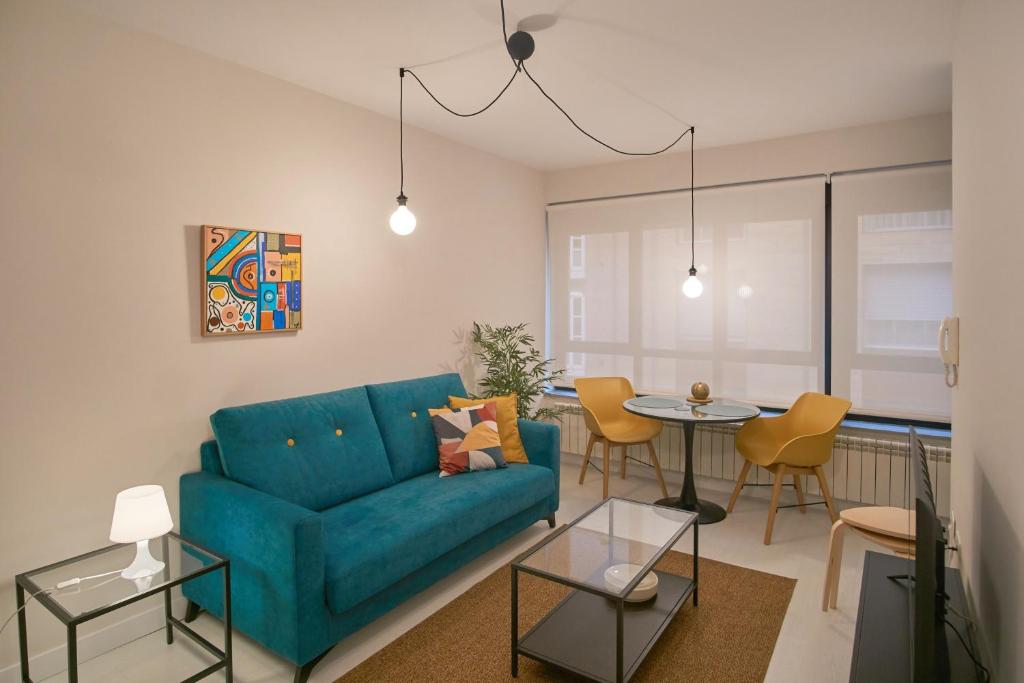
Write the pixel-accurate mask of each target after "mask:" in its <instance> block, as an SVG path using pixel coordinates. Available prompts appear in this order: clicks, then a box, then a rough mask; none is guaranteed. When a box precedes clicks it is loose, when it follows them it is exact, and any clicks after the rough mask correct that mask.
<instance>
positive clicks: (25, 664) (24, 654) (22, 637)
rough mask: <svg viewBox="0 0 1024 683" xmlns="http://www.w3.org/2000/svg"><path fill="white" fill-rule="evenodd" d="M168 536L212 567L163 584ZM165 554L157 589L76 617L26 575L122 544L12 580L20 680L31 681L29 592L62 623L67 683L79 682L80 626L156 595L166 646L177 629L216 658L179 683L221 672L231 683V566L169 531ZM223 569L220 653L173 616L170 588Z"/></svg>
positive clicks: (102, 550) (167, 562)
mask: <svg viewBox="0 0 1024 683" xmlns="http://www.w3.org/2000/svg"><path fill="white" fill-rule="evenodd" d="M167 536H173V537H175V538H177V539H178V540H179V541H181V542H182V543H183V544H185V545H190V546H192V547H194V548H197V549H198V550H201V551H202V552H204V553H206V554H207V555H209V556H210V557H213V558H215V559H216V562H214V563H213V564H210V565H207V566H205V567H203V568H202V569H199V570H196V571H195V572H191V573H190V574H188V575H187V576H181V577H179V578H177V579H174V580H173V581H166V579H167V578H169V577H170V556H169V554H168V543H167ZM161 542H162V543H163V551H164V553H163V554H164V562H165V567H164V570H163V574H164V578H165V583H161V584H160V585H159V586H157V587H155V588H152V589H149V590H145V591H142V592H141V593H138V594H136V595H132V596H129V597H127V598H124V599H123V600H118V601H116V602H113V603H111V604H109V605H106V606H104V607H101V608H99V609H96V610H92V611H89V612H86V613H85V614H82V615H79V616H75V615H73V614H71V613H70V612H68V611H67V610H66V609H64V607H63V606H62V605H61V604H60V603H59V602H57V601H56V600H53V599H52V598H51V597H50V595H49V592H48V591H47V589H46V587H43V586H37V585H36V583H35V582H34V581H33V580H32V579H31V578H29V576H28V575H29V574H37V573H40V572H45V571H50V570H52V569H56V568H57V567H60V566H63V565H67V564H71V563H73V562H77V561H79V560H84V559H87V558H89V557H95V556H97V555H101V554H103V553H105V552H109V551H110V550H112V549H113V548H117V547H120V546H121V545H123V544H115V545H109V546H106V547H103V548H99V549H97V550H93V551H91V552H88V553H84V554H82V555H78V556H76V557H71V558H68V559H66V560H61V561H60V562H54V563H53V564H48V565H46V566H45V567H40V568H39V569H34V570H32V571H30V572H24V573H21V574H18V575H17V576H16V577H15V588H16V592H17V601H18V649H19V655H20V658H21V680H22V682H23V683H32V679H31V677H30V676H29V660H28V619H27V616H26V614H25V612H26V610H25V609H24V608H25V591H26V590H28V591H29V592H30V594H33V595H35V596H36V597H35V600H36V601H37V602H39V603H40V604H41V605H43V606H44V607H46V609H47V610H49V611H50V613H51V614H53V615H54V616H55V617H57V619H59V620H60V622H61V623H62V624H64V626H65V627H66V628H67V640H68V683H77V681H78V640H77V635H78V634H77V631H78V627H79V626H80V625H81V624H84V623H86V622H88V621H92V620H93V619H96V618H98V617H101V616H103V615H104V614H108V613H110V612H113V611H114V610H116V609H120V608H121V607H124V606H125V605H130V604H132V603H134V602H138V601H139V600H142V599H144V598H148V597H150V596H153V595H156V594H157V593H163V594H164V628H165V629H166V637H167V644H168V645H170V644H171V643H173V642H174V629H178V630H179V631H181V632H182V633H183V634H185V635H186V636H188V637H189V638H190V639H192V640H193V641H194V642H195V643H196V644H198V645H199V646H201V647H202V648H203V649H204V650H206V651H207V652H209V653H210V654H212V655H213V656H214V657H216V658H217V660H218V661H216V662H214V663H213V664H211V665H210V666H208V667H206V668H205V669H203V670H202V671H200V672H198V673H196V674H193V675H192V676H189V677H188V678H186V679H184V680H183V681H182V682H181V683H193V682H194V681H198V680H200V679H202V678H206V677H207V676H209V675H210V674H212V673H215V672H217V671H220V670H221V669H224V676H225V680H226V681H228V683H230V682H231V681H232V661H231V566H230V563H229V561H228V559H227V558H225V557H221V556H220V555H218V554H217V553H215V552H213V551H211V550H209V549H207V548H204V547H203V546H201V545H199V544H198V543H194V542H192V541H189V540H186V539H184V538H182V537H181V536H179V535H178V534H176V533H175V532H173V531H171V532H168V533H167V534H166V535H164V536H162V537H161ZM220 569H223V570H224V649H223V650H221V649H220V648H218V647H217V646H216V645H214V644H213V643H211V642H210V641H209V640H207V639H206V638H204V637H203V636H201V635H199V634H198V633H197V632H196V631H195V630H193V629H192V628H191V627H190V626H188V625H186V624H185V623H184V622H183V621H181V620H179V619H177V618H175V617H174V615H173V614H172V613H171V589H172V588H174V587H175V586H180V585H181V584H183V583H186V582H188V581H191V580H192V579H196V578H199V577H200V576H203V575H205V574H209V573H211V572H215V571H217V570H220Z"/></svg>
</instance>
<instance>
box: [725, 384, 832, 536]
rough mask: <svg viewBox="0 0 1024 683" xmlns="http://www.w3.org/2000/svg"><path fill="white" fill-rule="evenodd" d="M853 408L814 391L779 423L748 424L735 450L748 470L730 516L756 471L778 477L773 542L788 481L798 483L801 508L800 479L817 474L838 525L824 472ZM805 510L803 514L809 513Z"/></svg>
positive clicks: (770, 514) (773, 506)
mask: <svg viewBox="0 0 1024 683" xmlns="http://www.w3.org/2000/svg"><path fill="white" fill-rule="evenodd" d="M850 405H851V404H850V402H849V401H847V400H846V399H844V398H838V397H836V396H826V395H825V394H818V393H815V392H812V391H809V392H807V393H806V394H803V395H802V396H800V398H798V399H797V400H796V403H794V404H793V406H792V407H791V408H790V409H789V410H788V411H786V412H785V414H783V415H779V416H778V417H759V418H756V419H753V420H751V421H750V422H747V423H746V424H745V425H743V427H741V428H740V430H739V431H738V432H737V433H736V450H738V451H739V452H740V455H742V456H743V457H744V459H745V460H746V462H744V463H743V469H742V470H740V476H739V477H738V478H737V479H736V488H734V489H733V492H732V497H731V498H730V499H729V507H728V511H729V512H732V508H733V506H734V505H735V504H736V499H737V498H738V497H739V495H740V491H742V490H743V486H744V484H745V483H746V481H747V473H748V472H749V471H750V466H751V465H757V466H758V467H763V468H765V469H766V470H768V471H769V472H771V473H772V474H773V475H774V481H773V482H772V502H771V507H770V508H769V509H768V525H767V527H765V530H764V544H765V545H769V544H770V543H771V542H772V527H773V526H774V525H775V513H776V511H777V509H778V506H779V493H780V491H781V490H782V484H783V480H784V479H785V477H786V475H787V474H788V475H791V476H792V477H793V487H794V488H795V489H796V499H797V503H799V504H800V505H801V506H803V505H805V503H804V491H803V488H802V487H801V485H800V476H801V475H805V474H813V475H814V476H815V477H817V478H818V486H819V487H820V488H821V495H822V497H823V498H824V499H825V505H826V506H827V507H828V514H829V516H830V517H831V518H832V521H833V522H835V521H836V520H838V519H839V517H838V516H837V515H836V509H835V505H833V503H832V494H831V493H830V492H829V489H828V480H827V479H826V478H825V472H824V470H822V469H821V466H822V465H823V464H824V463H826V462H828V460H829V458H831V457H832V444H833V443H834V441H835V438H836V432H837V431H839V425H840V424H841V423H842V421H843V418H844V417H846V413H847V412H849V410H850ZM806 511H807V510H806V508H804V507H801V508H800V512H806Z"/></svg>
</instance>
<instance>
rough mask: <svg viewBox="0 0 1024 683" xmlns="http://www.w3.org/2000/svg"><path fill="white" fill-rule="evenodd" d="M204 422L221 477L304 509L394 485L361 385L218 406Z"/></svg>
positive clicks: (321, 506) (333, 504) (315, 507)
mask: <svg viewBox="0 0 1024 683" xmlns="http://www.w3.org/2000/svg"><path fill="white" fill-rule="evenodd" d="M210 423H211V424H212V425H213V433H214V434H215V435H216V437H217V445H218V447H219V448H220V456H221V464H222V465H223V467H224V473H225V474H226V475H227V476H228V477H230V478H231V479H234V480H236V481H239V482H241V483H243V484H246V485H248V486H251V487H253V488H254V489H259V490H260V491H263V492H264V493H269V494H270V495H272V496H276V497H278V498H283V499H284V500H287V501H290V502H292V503H295V504H297V505H301V506H302V507H305V508H308V509H310V510H323V509H324V508H328V507H333V506H335V505H338V504H339V503H343V502H345V501H347V500H351V499H352V498H357V497H359V496H362V495H365V494H367V493H371V492H373V491H376V490H378V489H382V488H384V487H386V486H390V485H391V484H393V483H394V478H393V477H392V476H391V465H390V464H389V462H388V458H387V454H386V453H385V452H384V442H383V441H382V440H381V436H380V432H379V431H378V429H377V423H376V421H375V420H374V417H373V411H372V410H371V409H370V401H369V398H367V395H366V388H365V387H356V388H354V389H343V390H341V391H333V392H330V393H326V394H316V395H313V396H303V397H300V398H290V399H285V400H283V401H270V402H267V403H256V404H253V405H247V406H240V407H237V408H222V409H221V410H218V411H217V412H216V413H214V414H213V415H212V416H210Z"/></svg>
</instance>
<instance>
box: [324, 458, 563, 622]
mask: <svg viewBox="0 0 1024 683" xmlns="http://www.w3.org/2000/svg"><path fill="white" fill-rule="evenodd" d="M554 492H555V480H554V476H553V475H552V473H551V470H549V469H547V468H546V467H541V466H539V465H519V464H516V465H509V467H508V469H504V470H484V471H481V472H472V473H469V474H465V475H462V476H459V477H445V478H443V479H442V478H439V477H438V476H437V473H436V472H431V473H429V474H423V475H420V476H418V477H414V478H412V479H407V480H406V481H403V482H400V483H398V484H396V485H394V486H392V487H390V488H387V489H384V490H382V491H377V492H376V493H371V494H370V495H368V496H363V497H362V498H358V499H356V500H352V501H349V502H347V503H345V504H343V505H339V506H338V507H335V508H332V509H330V510H325V511H324V512H323V513H322V517H323V524H324V557H325V565H324V575H325V580H326V583H327V586H326V588H327V604H328V606H329V607H330V608H331V611H333V612H334V613H335V614H341V613H342V612H345V611H346V610H348V609H350V608H352V607H354V606H355V605H357V604H359V603H360V602H362V601H363V600H365V599H367V598H370V597H372V596H373V595H376V594H377V593H379V592H380V591H382V590H384V589H386V588H387V587H388V586H390V585H391V584H393V583H395V582H396V581H398V580H400V579H402V578H403V577H405V576H408V575H409V574H412V573H413V572H415V571H416V570H417V569H419V568H420V567H423V566H424V565H426V564H427V563H429V562H431V561H432V560H435V559H437V558H438V557H441V556H442V555H444V554H445V553H446V552H448V551H449V550H452V549H454V548H456V547H458V546H459V545H461V544H463V543H465V542H467V541H469V540H470V539H471V538H473V537H474V536H477V535H479V534H481V533H483V532H485V531H487V530H488V529H489V528H491V527H492V526H494V525H496V524H499V523H500V522H502V521H504V520H505V519H508V518H509V517H511V516H512V515H514V514H516V513H517V512H521V511H523V510H525V509H527V508H528V507H530V506H531V505H534V504H536V503H538V502H540V501H541V500H543V499H544V498H547V497H548V496H551V495H552V494H553V493H554Z"/></svg>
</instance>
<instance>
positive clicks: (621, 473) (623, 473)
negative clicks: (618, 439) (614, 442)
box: [619, 444, 629, 479]
mask: <svg viewBox="0 0 1024 683" xmlns="http://www.w3.org/2000/svg"><path fill="white" fill-rule="evenodd" d="M627 450H629V446H627V445H626V444H622V467H620V468H619V477H621V478H622V479H625V478H626V451H627Z"/></svg>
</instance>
